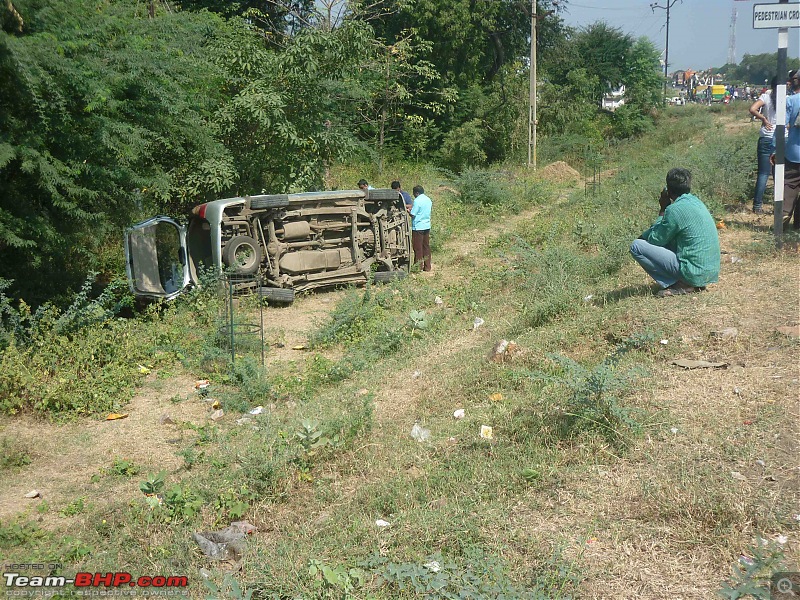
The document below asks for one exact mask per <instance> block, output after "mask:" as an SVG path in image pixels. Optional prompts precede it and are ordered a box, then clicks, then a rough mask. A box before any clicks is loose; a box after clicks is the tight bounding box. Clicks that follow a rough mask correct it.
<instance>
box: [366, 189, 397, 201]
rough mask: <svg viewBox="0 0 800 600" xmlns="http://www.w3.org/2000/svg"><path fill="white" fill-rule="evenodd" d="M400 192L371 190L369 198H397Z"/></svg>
mask: <svg viewBox="0 0 800 600" xmlns="http://www.w3.org/2000/svg"><path fill="white" fill-rule="evenodd" d="M399 196H400V192H398V191H397V190H370V191H369V196H367V199H368V200H397V198H398V197H399Z"/></svg>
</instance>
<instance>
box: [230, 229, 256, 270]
mask: <svg viewBox="0 0 800 600" xmlns="http://www.w3.org/2000/svg"><path fill="white" fill-rule="evenodd" d="M241 250H245V251H248V252H249V254H248V256H247V260H246V261H244V262H242V261H240V260H239V257H238V256H237V254H238V253H239V252H240V251H241ZM222 261H223V262H224V263H225V266H227V267H228V268H229V269H232V270H233V272H234V273H236V274H237V275H252V274H253V273H255V272H256V271H258V267H259V266H261V246H260V245H259V243H258V242H257V241H256V240H254V239H253V238H251V237H250V236H249V235H237V236H235V237H232V238H231V239H230V240H228V243H227V244H225V247H224V248H223V249H222Z"/></svg>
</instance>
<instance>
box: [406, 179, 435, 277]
mask: <svg viewBox="0 0 800 600" xmlns="http://www.w3.org/2000/svg"><path fill="white" fill-rule="evenodd" d="M412 193H413V194H414V204H413V205H412V206H411V210H410V211H409V212H410V213H411V245H412V246H413V247H414V264H418V265H420V266H421V267H422V270H423V271H430V270H431V209H432V208H433V201H432V200H431V199H430V198H428V197H427V196H426V195H425V190H424V189H423V187H422V186H421V185H415V186H414V189H413V190H412Z"/></svg>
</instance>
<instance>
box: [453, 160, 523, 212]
mask: <svg viewBox="0 0 800 600" xmlns="http://www.w3.org/2000/svg"><path fill="white" fill-rule="evenodd" d="M453 184H454V186H455V188H456V191H457V192H458V199H459V201H460V202H461V204H464V205H468V206H473V207H481V206H500V205H503V204H508V203H509V202H510V201H511V200H512V197H511V193H510V192H509V190H508V188H506V186H505V184H504V183H503V182H502V181H501V180H500V177H499V174H498V173H493V172H491V171H484V170H481V169H467V170H465V171H464V172H463V173H462V174H461V175H460V176H459V177H458V178H456V179H455V181H454V182H453Z"/></svg>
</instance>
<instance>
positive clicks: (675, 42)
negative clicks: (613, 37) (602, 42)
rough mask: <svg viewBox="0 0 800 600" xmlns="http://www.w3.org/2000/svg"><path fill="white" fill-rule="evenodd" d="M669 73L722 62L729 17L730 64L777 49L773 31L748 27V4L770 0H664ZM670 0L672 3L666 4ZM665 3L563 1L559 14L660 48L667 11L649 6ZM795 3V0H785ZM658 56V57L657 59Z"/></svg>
mask: <svg viewBox="0 0 800 600" xmlns="http://www.w3.org/2000/svg"><path fill="white" fill-rule="evenodd" d="M669 1H670V4H671V5H672V6H671V8H670V11H669V14H670V21H669V72H670V73H672V72H673V71H677V70H685V69H693V70H703V69H708V68H709V67H721V66H722V65H724V64H725V63H727V62H728V45H729V40H730V32H731V16H732V13H733V9H734V7H735V8H736V11H737V19H736V46H735V48H736V53H735V57H736V60H735V62H737V63H739V62H741V60H742V57H743V56H744V55H745V54H764V53H767V52H776V51H777V49H778V30H777V29H753V5H754V4H773V3H776V0H744V1H741V0H677V1H676V0H669ZM672 2H674V4H672ZM653 3H655V4H658V5H660V6H662V7H666V6H667V0H568V5H567V9H566V11H564V12H562V13H560V16H561V18H562V19H564V21H565V22H566V24H567V25H570V26H573V27H583V26H585V25H589V24H591V23H595V22H597V21H605V22H606V23H607V24H608V25H610V26H612V27H616V28H618V29H621V30H622V31H623V32H624V33H629V34H631V35H633V36H634V37H636V38H638V37H642V36H647V37H648V38H650V40H651V41H652V42H653V43H654V44H655V46H656V48H658V49H659V50H661V51H662V52H663V51H664V47H665V41H666V21H667V11H666V10H663V9H661V8H656V9H655V11H654V10H652V9H651V8H650V4H653ZM790 4H793V5H794V7H797V6H798V4H800V2H798V0H790ZM799 35H800V28H793V29H790V30H789V48H788V54H789V56H790V57H792V58H798V55H800V37H799ZM663 59H664V57H663V55H662V60H663Z"/></svg>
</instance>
